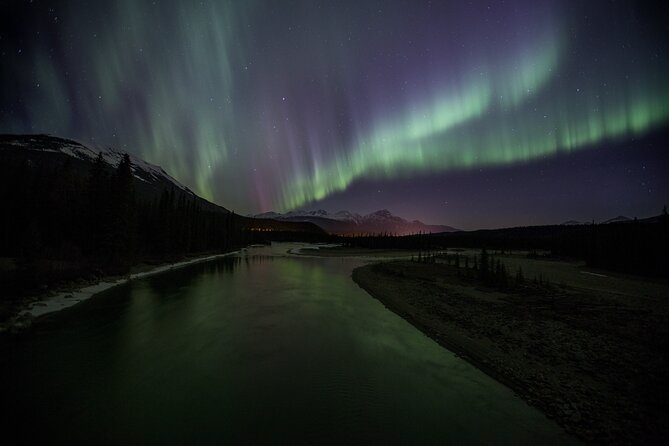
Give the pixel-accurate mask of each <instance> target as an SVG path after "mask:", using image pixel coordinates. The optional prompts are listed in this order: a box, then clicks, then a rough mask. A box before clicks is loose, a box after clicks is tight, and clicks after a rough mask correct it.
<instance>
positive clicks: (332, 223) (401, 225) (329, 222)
mask: <svg viewBox="0 0 669 446" xmlns="http://www.w3.org/2000/svg"><path fill="white" fill-rule="evenodd" d="M253 217H254V218H259V219H272V220H278V221H294V222H310V223H314V224H316V225H318V226H320V227H321V228H323V230H325V231H327V232H329V233H332V234H338V235H352V234H381V233H388V234H395V235H408V234H417V233H419V232H423V233H439V232H454V231H458V229H455V228H453V227H451V226H445V225H428V224H425V223H423V222H421V221H418V220H414V221H408V220H405V219H403V218H402V217H398V216H396V215H393V214H392V213H391V212H390V211H388V210H387V209H382V210H379V211H376V212H372V213H371V214H368V215H364V216H363V215H360V214H357V213H354V212H349V211H339V212H335V213H330V212H328V211H326V210H323V209H319V210H315V211H302V210H298V211H290V212H287V213H285V214H280V213H277V212H265V213H262V214H257V215H254V216H253Z"/></svg>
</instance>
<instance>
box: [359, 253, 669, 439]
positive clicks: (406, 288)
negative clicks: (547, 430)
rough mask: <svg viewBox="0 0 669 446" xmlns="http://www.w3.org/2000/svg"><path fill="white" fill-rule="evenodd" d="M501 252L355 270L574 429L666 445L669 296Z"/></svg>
mask: <svg viewBox="0 0 669 446" xmlns="http://www.w3.org/2000/svg"><path fill="white" fill-rule="evenodd" d="M497 254H498V256H497V259H496V260H494V259H493V258H491V257H490V254H489V253H481V254H479V255H478V256H476V257H475V256H472V255H471V254H470V255H467V254H461V253H460V254H457V253H456V254H454V255H453V254H452V255H449V256H443V255H441V256H429V257H423V258H421V259H420V260H419V259H418V258H415V259H414V261H394V262H385V263H376V264H371V265H367V266H363V267H359V268H357V269H355V270H354V271H353V280H354V281H355V282H356V283H358V285H360V286H361V287H362V288H363V289H365V290H366V291H367V292H368V293H370V294H371V295H372V296H374V297H375V298H377V299H378V300H380V301H381V302H382V303H383V304H384V305H385V306H386V307H387V308H389V309H390V310H392V311H393V312H395V313H397V314H398V315H400V316H401V317H403V318H404V319H406V320H407V321H408V322H410V323H411V324H413V325H414V326H416V327H417V328H418V329H420V330H421V331H423V332H424V333H425V334H426V335H428V336H429V337H431V338H432V339H434V340H435V341H437V342H438V343H440V344H441V345H443V346H444V347H446V348H447V349H449V350H451V351H453V352H455V353H457V354H459V355H460V356H462V357H464V358H465V359H467V360H468V361H469V362H471V363H472V364H474V365H475V366H477V367H478V368H480V369H481V370H483V371H484V372H486V373H488V374H489V375H490V376H492V377H493V378H496V379H497V380H499V381H500V382H502V383H504V384H506V385H507V386H509V387H511V388H512V389H514V390H515V391H516V392H517V393H518V394H519V395H520V396H521V397H523V398H524V399H525V400H526V401H527V402H528V403H530V404H532V405H534V406H536V407H538V408H540V409H541V410H542V411H544V413H546V414H547V415H548V416H549V417H551V418H554V419H555V420H556V421H557V422H558V423H559V424H560V425H562V426H563V427H564V428H565V429H566V430H567V431H568V432H570V433H572V434H575V435H577V436H578V437H580V438H581V439H583V440H585V441H587V442H589V443H594V444H666V441H667V440H669V429H668V428H667V425H666V419H667V416H668V415H669V407H667V401H668V400H669V399H668V398H669V391H668V379H667V374H666V372H667V370H669V357H668V355H667V351H669V324H667V322H668V321H669V302H667V301H666V299H665V298H664V297H663V296H658V295H657V294H655V295H654V296H652V297H651V296H649V295H646V294H645V293H644V291H642V290H641V288H642V287H641V286H640V289H639V291H638V293H637V294H636V295H634V296H630V295H629V294H625V293H622V292H618V290H615V289H614V290H611V291H605V290H593V289H584V288H579V287H575V286H571V285H564V284H561V285H557V284H553V283H550V282H549V281H547V280H546V279H539V278H537V277H535V278H533V279H531V280H528V279H527V278H524V277H523V276H522V273H520V274H518V273H515V274H506V275H504V274H503V272H504V271H505V270H506V269H507V268H505V267H504V266H503V265H504V264H505V262H506V259H507V256H505V255H501V253H497ZM482 258H487V259H486V260H483V262H482V261H481V259H482ZM475 259H476V260H475ZM482 263H483V264H485V265H487V266H485V267H484V268H481V265H482ZM465 265H468V267H467V266H465ZM517 271H518V270H517ZM621 280H629V281H633V280H634V279H621ZM642 283H643V282H642V281H638V284H639V285H642ZM633 285H634V282H632V286H633ZM649 294H652V293H649Z"/></svg>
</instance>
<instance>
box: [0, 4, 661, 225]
mask: <svg viewBox="0 0 669 446" xmlns="http://www.w3.org/2000/svg"><path fill="white" fill-rule="evenodd" d="M581 3H583V4H581ZM2 8H3V14H2V16H3V18H2V19H0V22H1V23H0V24H2V31H0V32H1V33H2V34H0V36H1V37H2V39H0V56H1V60H2V67H1V68H0V75H1V76H2V78H1V79H2V81H1V83H0V85H1V87H0V88H1V90H0V94H1V95H2V103H1V105H0V107H1V108H0V132H4V133H7V132H16V133H19V132H21V133H24V132H39V133H50V134H54V135H59V136H64V137H71V138H75V139H79V140H81V141H82V142H85V143H93V144H98V145H100V146H114V147H117V148H121V149H125V150H128V151H131V152H133V153H135V154H136V155H138V156H141V157H143V158H145V159H147V160H148V161H150V162H153V163H156V164H159V165H161V166H163V167H164V168H165V169H166V170H167V171H168V172H170V173H171V174H172V175H173V176H174V177H176V178H178V179H179V180H180V181H181V182H182V183H184V184H185V185H187V186H189V187H190V188H191V189H193V190H194V191H195V192H197V193H198V194H200V195H202V196H204V197H206V198H208V199H211V200H213V201H215V202H217V203H219V204H222V205H224V206H226V207H228V208H232V209H235V210H236V211H238V212H239V213H257V212H262V211H269V210H276V211H285V210H289V209H294V208H300V207H308V208H313V207H326V208H328V209H331V210H332V211H336V210H338V209H344V208H346V209H349V210H352V211H357V212H367V211H371V210H374V209H378V208H383V207H385V208H389V209H392V210H394V211H395V212H397V213H399V214H402V213H404V214H405V216H406V217H407V218H422V219H425V220H427V221H429V222H435V223H436V222H439V223H445V224H452V225H455V226H459V227H489V226H491V225H495V224H522V223H526V222H527V217H528V215H530V214H532V213H533V212H534V214H535V216H534V220H532V222H533V223H538V222H541V223H547V222H555V223H557V222H559V221H552V219H561V220H566V219H571V218H584V219H590V218H600V217H602V218H603V217H613V216H615V215H608V213H610V212H614V213H615V214H618V213H625V212H628V213H635V214H636V213H639V214H640V216H642V215H643V214H644V213H651V212H655V211H659V209H661V206H662V204H664V201H666V200H667V199H668V198H669V184H668V182H667V180H666V179H664V174H663V172H664V171H665V170H666V167H667V162H666V155H665V156H663V153H665V151H664V148H663V147H660V146H658V143H657V141H655V140H653V141H652V142H648V141H646V140H644V138H646V137H649V135H651V136H652V135H653V134H654V133H657V132H662V131H664V129H666V125H667V122H669V60H668V59H667V55H668V53H667V50H668V48H667V45H668V44H667V42H669V38H668V37H669V32H668V30H667V21H666V20H665V19H666V17H667V15H666V12H663V11H664V10H656V9H653V8H652V7H651V6H649V5H643V4H636V3H634V2H624V1H623V2H603V1H597V2H595V1H593V2H543V1H513V2H476V1H475V2H461V1H452V2H449V1H444V2H436V1H434V2H429V1H425V2H420V1H378V2H377V1H344V2H334V1H276V2H274V1H263V2H259V1H202V2H183V1H134V0H119V1H113V2H83V1H59V2H39V1H9V2H8V3H5V4H3V6H2ZM4 12H6V13H4ZM636 141H642V142H641V143H638V144H640V146H639V145H635V144H637V143H636ZM609 145H610V146H612V147H614V148H611V149H609V148H607V147H608V146H609ZM651 146H652V147H651ZM564 156H569V157H573V158H569V159H566V160H565V158H564ZM658 163H659V164H658ZM565 165H569V167H564V166H565ZM561 166H562V167H561ZM539 171H541V172H542V173H541V179H538V178H539V174H536V172H539ZM546 172H547V175H548V177H549V179H548V181H544V179H545V177H544V174H545V173H546ZM595 173H596V175H597V177H590V178H589V183H588V184H584V183H583V179H584V178H587V177H588V175H594V174H595ZM570 175H571V176H572V177H573V181H572V182H569V186H565V183H564V182H562V180H563V179H564V178H565V177H569V176H570ZM531 177H532V178H534V180H531V179H530V178H531ZM509 178H511V179H516V183H515V184H517V187H516V188H515V189H514V188H508V187H506V186H505V187H495V186H494V184H493V186H491V182H492V183H497V184H498V186H499V183H500V182H506V181H507V180H508V179H509ZM551 178H552V179H551ZM598 188H604V189H605V190H608V191H609V193H610V196H609V195H607V194H603V193H601V190H603V189H601V190H598ZM501 189H503V190H504V191H505V192H504V193H502V192H501V191H500V190H501ZM579 191H581V193H579ZM563 194H567V195H569V196H570V197H572V198H565V197H564V196H563ZM539 196H540V197H543V198H544V199H545V200H544V201H545V202H551V203H550V204H543V205H538V204H537V203H538V201H539V200H538V199H537V197H539ZM500 200H501V201H502V202H505V203H506V205H507V206H506V210H500V213H499V215H498V217H497V220H496V221H494V222H493V221H481V219H483V218H487V217H486V216H485V215H484V214H477V215H479V217H476V218H475V217H472V216H471V215H472V209H473V205H472V204H471V202H472V201H476V203H477V205H479V206H482V207H488V208H490V207H494V206H495V205H496V204H497V203H499V202H500ZM505 200H506V201H505ZM523 203H525V204H523ZM542 206H543V207H542ZM554 207H557V209H553V208H554ZM588 212H590V213H588ZM466 214H468V216H467V215H466ZM561 215H562V216H563V217H560V216H561ZM477 218H479V220H477Z"/></svg>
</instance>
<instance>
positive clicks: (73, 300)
mask: <svg viewBox="0 0 669 446" xmlns="http://www.w3.org/2000/svg"><path fill="white" fill-rule="evenodd" d="M236 254H239V251H233V252H228V253H225V254H214V255H211V256H206V257H198V258H196V259H190V260H184V261H183V262H178V263H171V264H168V265H163V266H159V267H156V268H154V269H152V270H149V271H144V272H141V273H135V274H130V275H129V276H128V277H126V278H123V279H120V280H116V281H110V282H100V283H97V284H95V285H91V286H88V287H86V288H81V289H79V290H77V291H74V292H66V293H60V294H57V295H55V296H52V297H48V298H46V299H44V300H41V301H39V302H34V303H32V304H31V305H30V306H29V307H28V308H27V309H26V310H23V311H22V312H21V313H20V315H21V316H30V317H34V318H36V317H39V316H43V315H45V314H49V313H53V312H55V311H60V310H64V309H65V308H69V307H71V306H73V305H76V304H78V303H80V302H83V301H85V300H88V299H90V298H91V297H93V296H94V295H96V294H98V293H100V292H102V291H105V290H108V289H109V288H112V287H115V286H118V285H123V284H124V283H128V282H129V281H131V280H136V279H143V278H145V277H148V276H152V275H154V274H160V273H164V272H166V271H170V270H173V269H177V268H182V267H184V266H188V265H192V264H194V263H200V262H208V261H210V260H215V259H218V258H220V257H225V256H231V255H236Z"/></svg>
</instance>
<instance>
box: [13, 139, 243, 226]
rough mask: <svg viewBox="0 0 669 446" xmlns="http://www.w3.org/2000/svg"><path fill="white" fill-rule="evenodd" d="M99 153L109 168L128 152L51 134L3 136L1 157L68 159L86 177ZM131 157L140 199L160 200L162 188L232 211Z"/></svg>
mask: <svg viewBox="0 0 669 446" xmlns="http://www.w3.org/2000/svg"><path fill="white" fill-rule="evenodd" d="M98 155H102V158H103V159H104V161H105V162H106V163H107V164H108V165H109V167H111V168H116V167H118V165H119V163H120V162H121V160H122V159H123V156H124V155H125V153H124V152H120V151H116V150H114V149H107V150H98V149H93V148H90V147H87V146H85V145H83V144H81V143H78V142H76V141H72V140H68V139H63V138H58V137H54V136H49V135H0V160H1V161H2V162H3V163H11V162H15V163H16V162H23V161H26V162H29V163H32V164H33V165H35V166H38V167H40V168H56V167H58V166H60V165H61V164H62V163H63V162H65V160H68V159H69V162H70V163H72V164H73V167H74V169H73V170H74V171H75V172H78V174H79V175H80V176H82V177H85V176H87V175H88V172H89V171H90V169H91V167H92V166H93V164H94V163H95V160H96V159H97V158H98ZM129 157H130V161H131V163H132V165H131V170H132V175H133V177H134V178H135V180H136V181H135V190H136V192H137V195H138V197H139V198H140V199H143V200H147V201H150V200H154V199H155V200H157V199H159V198H160V195H161V194H162V193H163V191H165V190H167V191H172V190H174V193H175V198H176V199H177V200H178V199H179V198H181V197H182V196H184V197H185V198H187V199H189V200H194V201H195V202H196V203H197V204H198V205H199V206H201V207H202V209H204V210H207V211H214V212H223V213H228V212H230V211H228V210H227V209H226V208H224V207H222V206H219V205H216V204H214V203H211V202H210V201H208V200H205V199H204V198H202V197H199V196H198V195H196V194H195V193H193V192H192V191H191V190H190V189H189V188H187V187H186V186H184V185H183V184H181V183H179V182H178V181H177V180H176V179H174V178H173V177H172V176H170V175H169V174H168V173H167V172H165V170H164V169H163V168H162V167H160V166H156V165H155V164H151V163H148V162H146V161H144V160H143V159H141V158H138V157H136V156H134V155H130V154H129Z"/></svg>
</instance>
